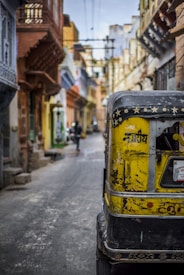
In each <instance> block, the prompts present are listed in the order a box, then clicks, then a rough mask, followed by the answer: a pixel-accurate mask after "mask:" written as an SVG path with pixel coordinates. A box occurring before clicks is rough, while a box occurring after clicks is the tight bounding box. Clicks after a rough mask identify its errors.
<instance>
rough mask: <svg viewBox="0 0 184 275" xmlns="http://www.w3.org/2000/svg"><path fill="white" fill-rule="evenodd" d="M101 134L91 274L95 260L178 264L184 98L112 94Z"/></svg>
mask: <svg viewBox="0 0 184 275" xmlns="http://www.w3.org/2000/svg"><path fill="white" fill-rule="evenodd" d="M105 136H106V139H105V168H104V183H103V184H104V185H103V196H102V200H103V208H102V211H101V212H100V213H99V215H98V217H97V236H98V238H97V239H98V242H97V243H98V244H97V251H98V253H97V262H98V267H97V270H98V271H97V274H99V275H101V274H103V273H100V271H99V262H100V263H102V262H103V263H104V261H102V259H103V260H104V257H101V256H99V255H101V254H103V255H105V256H106V258H107V259H109V260H110V262H111V263H113V262H114V263H117V262H120V263H122V262H140V261H146V262H184V92H181V91H122V92H121V91H120V92H116V93H114V94H112V95H111V96H110V97H109V100H108V105H107V116H106V135H105ZM106 273H107V274H108V272H106ZM109 274H110V273H109Z"/></svg>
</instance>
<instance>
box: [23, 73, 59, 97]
mask: <svg viewBox="0 0 184 275" xmlns="http://www.w3.org/2000/svg"><path fill="white" fill-rule="evenodd" d="M26 75H27V76H33V78H34V80H33V83H34V88H35V89H36V88H38V89H41V88H43V87H42V86H43V85H44V88H45V91H46V93H47V95H55V94H57V93H58V92H59V91H60V89H61V85H60V84H59V83H57V82H56V81H55V80H54V79H53V78H52V77H51V76H50V75H49V74H47V73H46V72H43V71H27V72H26Z"/></svg>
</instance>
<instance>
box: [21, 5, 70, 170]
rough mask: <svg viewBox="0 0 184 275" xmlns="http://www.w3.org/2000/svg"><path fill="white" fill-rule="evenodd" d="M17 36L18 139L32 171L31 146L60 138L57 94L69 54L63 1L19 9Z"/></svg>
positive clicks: (41, 147) (42, 145) (38, 146)
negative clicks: (64, 46) (63, 42)
mask: <svg viewBox="0 0 184 275" xmlns="http://www.w3.org/2000/svg"><path fill="white" fill-rule="evenodd" d="M17 37H18V58H17V62H18V63H17V66H18V84H19V87H20V89H19V92H18V123H19V131H18V139H19V144H20V151H21V164H22V167H23V169H24V171H31V170H32V168H33V162H32V153H31V150H30V147H32V151H33V152H34V151H35V152H37V153H38V151H39V150H40V151H44V150H47V149H49V148H51V147H52V146H53V144H55V143H57V140H58V139H57V135H56V131H57V127H58V126H57V127H56V126H55V125H56V122H57V118H58V116H57V114H56V112H55V108H56V107H58V108H61V107H62V102H60V101H58V100H57V99H58V98H57V97H56V95H57V94H58V93H59V92H60V90H61V82H60V73H59V65H60V64H61V63H62V61H63V59H64V57H65V53H64V49H63V46H62V38H63V1H61V0H45V1H43V0H39V1H38V0H37V1H31V0H28V1H27V3H26V4H25V5H23V6H22V7H21V8H19V9H18V10H17ZM60 120H61V117H59V121H60ZM36 159H37V158H36ZM34 163H35V162H34ZM34 168H36V167H34Z"/></svg>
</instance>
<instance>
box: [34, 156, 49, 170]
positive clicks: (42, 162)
mask: <svg viewBox="0 0 184 275" xmlns="http://www.w3.org/2000/svg"><path fill="white" fill-rule="evenodd" d="M50 162H51V158H50V157H42V158H38V159H36V160H35V161H32V170H36V169H39V168H41V167H43V166H46V165H47V164H49V163H50Z"/></svg>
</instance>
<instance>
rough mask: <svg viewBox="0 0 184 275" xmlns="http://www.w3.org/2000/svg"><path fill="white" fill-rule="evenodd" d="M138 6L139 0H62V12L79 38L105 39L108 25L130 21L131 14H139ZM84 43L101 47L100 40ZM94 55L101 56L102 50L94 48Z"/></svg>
mask: <svg viewBox="0 0 184 275" xmlns="http://www.w3.org/2000/svg"><path fill="white" fill-rule="evenodd" d="M138 7H139V0H64V13H65V14H68V15H69V16H70V20H71V21H73V22H74V23H75V25H76V27H77V29H78V31H79V39H87V38H88V39H105V37H106V35H108V34H109V26H110V25H115V24H118V25H124V24H126V23H131V22H132V16H133V15H139V9H138ZM81 43H82V44H85V42H84V41H81ZM86 43H87V44H90V45H92V46H93V47H96V48H100V47H103V44H102V42H101V43H100V42H94V43H93V42H90V41H89V42H86ZM94 55H98V56H100V55H101V56H103V55H104V51H103V50H101V49H96V50H95V49H94Z"/></svg>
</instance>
